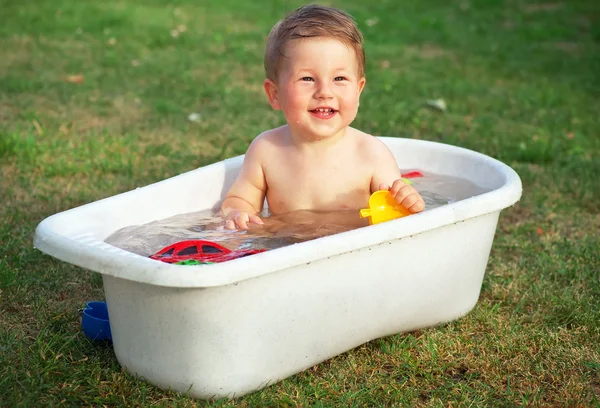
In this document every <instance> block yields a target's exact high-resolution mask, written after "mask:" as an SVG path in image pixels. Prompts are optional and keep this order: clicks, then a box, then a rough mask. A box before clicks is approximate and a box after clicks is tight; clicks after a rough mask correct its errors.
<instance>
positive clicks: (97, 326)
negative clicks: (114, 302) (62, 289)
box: [81, 302, 112, 342]
mask: <svg viewBox="0 0 600 408" xmlns="http://www.w3.org/2000/svg"><path fill="white" fill-rule="evenodd" d="M81 328H82V329H83V332H84V333H85V335H86V336H87V337H88V338H89V339H91V340H108V341H110V342H112V333H111V332H110V323H109V322H108V308H107V307H106V302H88V303H87V304H86V307H85V309H83V315H82V316H81Z"/></svg>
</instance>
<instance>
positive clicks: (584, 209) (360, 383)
mask: <svg viewBox="0 0 600 408" xmlns="http://www.w3.org/2000/svg"><path fill="white" fill-rule="evenodd" d="M301 4H303V3H300V2H298V1H285V2H282V1H255V2H250V1H235V0H221V1H219V2H214V1H209V0H204V1H192V0H174V1H163V0H151V1H141V0H129V1H125V0H113V1H107V2H95V1H91V0H81V1H68V0H52V1H51V0H38V1H32V0H21V1H19V2H16V1H11V0H0V172H1V173H0V220H2V221H1V224H0V249H1V252H0V406H36V407H37V406H55V405H61V406H62V405H66V406H115V405H136V406H149V405H154V404H155V405H159V406H209V405H214V406H234V405H239V406H257V405H271V406H297V405H303V406H309V405H311V406H377V405H401V404H404V405H407V406H515V405H534V406H584V405H589V406H598V405H600V403H599V400H600V353H599V349H600V329H599V322H600V284H599V282H598V275H599V272H600V254H599V252H600V251H599V248H600V238H599V235H600V234H599V231H600V216H599V212H600V120H599V118H600V101H599V97H600V7H599V6H598V5H597V4H596V2H594V1H592V0H572V1H568V2H567V1H564V2H546V3H544V2H535V1H519V0H470V1H469V0H461V1H442V0H430V1H427V2H414V1H408V0H404V1H391V0H388V1H385V0H381V1H378V2H376V3H372V4H367V2H364V1H359V0H352V1H343V2H342V1H330V2H327V3H326V4H329V5H333V6H338V7H342V8H344V9H345V10H347V11H348V12H350V13H351V14H352V15H354V16H355V18H356V20H357V22H358V24H359V26H360V28H361V30H362V31H363V34H364V36H365V39H366V45H365V47H366V53H367V67H366V68H367V86H366V88H365V91H364V93H363V96H362V100H361V107H360V112H359V115H358V117H357V119H356V121H355V123H354V126H356V127H357V128H359V129H362V130H364V131H366V132H369V133H371V134H374V135H387V136H398V137H410V138H418V139H426V140H433V141H441V142H445V143H450V144H454V145H458V146H463V147H467V148H470V149H474V150H477V151H480V152H482V153H485V154H488V155H491V156H493V157H496V158H498V159H500V160H502V161H504V162H505V163H507V164H509V165H510V166H512V167H513V168H514V169H515V170H516V171H517V172H518V173H519V175H520V176H521V178H522V181H523V186H524V193H523V198H522V199H521V201H520V202H519V203H518V204H517V205H515V206H514V207H512V208H510V209H507V210H505V211H503V213H502V215H501V218H500V223H499V227H498V230H497V235H496V239H495V241H494V246H493V250H492V254H491V257H490V261H489V265H488V269H487V272H486V277H485V279H484V283H483V287H482V292H481V297H480V300H479V303H478V304H477V306H476V307H475V308H474V310H473V311H472V312H471V313H470V314H469V315H467V316H466V317H464V318H462V319H460V320H458V321H456V322H452V323H449V324H446V325H443V326H440V327H436V328H430V329H426V330H420V331H417V332H413V333H408V334H403V335H396V336H390V337H386V338H383V339H379V340H375V341H372V342H370V343H368V344H365V345H363V346H360V347H358V348H356V349H354V350H352V351H350V352H348V353H345V354H342V355H340V356H338V357H335V358H332V359H330V360H328V361H326V362H324V363H322V364H319V365H317V366H315V367H314V368H311V369H309V370H306V371H304V372H302V373H300V374H298V375H296V376H293V377H291V378H289V379H286V380H284V381H282V382H280V383H278V384H275V385H273V386H271V387H268V388H266V389H264V390H262V391H259V392H256V393H253V394H250V395H248V396H246V397H244V398H240V399H237V400H233V401H228V400H222V401H216V402H212V403H209V402H203V401H194V400H191V399H189V398H187V397H185V396H182V395H180V394H176V393H173V392H168V391H162V390H159V389H157V388H155V387H153V386H151V385H149V384H147V383H145V382H144V381H142V380H139V379H136V378H135V377H132V376H130V375H128V374H126V373H125V372H124V371H123V370H122V369H121V367H120V366H119V364H118V363H117V361H116V359H115V357H114V354H113V352H112V349H111V348H110V346H107V345H98V344H94V343H91V342H89V341H88V340H87V339H86V338H85V336H84V335H83V333H82V332H81V330H80V327H79V324H80V316H79V313H78V309H79V308H81V307H82V306H83V305H84V303H85V302H86V301H88V300H92V299H103V292H102V282H101V278H100V275H98V274H95V273H91V272H88V271H84V270H82V269H80V268H78V267H74V266H71V265H68V264H65V263H62V262H59V261H57V260H55V259H53V258H51V257H48V256H45V255H43V254H42V253H40V252H39V251H37V250H35V249H34V248H33V247H32V237H33V231H34V228H35V226H36V225H37V224H38V223H39V222H40V221H41V220H42V219H44V218H45V217H47V216H49V215H52V214H54V213H56V212H59V211H63V210H66V209H69V208H73V207H75V206H78V205H82V204H85V203H89V202H92V201H96V200H99V199H101V198H104V197H108V196H111V195H114V194H117V193H120V192H123V191H127V190H130V189H133V188H136V187H138V186H143V185H147V184H149V183H152V182H156V181H159V180H162V179H164V178H167V177H170V176H173V175H176V174H179V173H181V172H184V171H187V170H191V169H194V168H197V167H200V166H204V165H206V164H209V163H212V162H215V161H219V160H222V159H224V158H226V157H231V156H234V155H237V154H242V153H243V152H244V151H245V149H246V147H247V146H248V144H249V143H250V141H251V140H252V139H253V138H254V137H255V136H256V135H257V134H258V133H260V132H261V131H263V130H264V129H267V128H271V127H274V126H278V125H281V124H283V118H282V116H281V115H280V114H279V113H278V112H274V111H272V110H271V109H270V108H269V107H268V105H267V102H266V98H265V96H264V95H263V91H262V81H263V78H264V76H263V75H264V74H263V68H262V53H263V46H264V40H265V38H266V35H267V34H268V31H269V29H270V28H271V26H272V25H273V24H274V23H275V22H276V21H277V20H278V19H279V18H281V17H282V16H283V15H284V14H285V13H286V12H287V11H288V10H291V9H293V8H295V7H297V6H299V5H301ZM435 98H444V100H445V101H446V103H447V104H448V112H447V113H446V114H441V113H439V112H435V111H432V110H429V109H427V108H425V107H424V106H423V104H424V102H425V101H426V100H428V99H435ZM191 113H198V114H199V120H198V121H190V120H188V116H189V115H190V114H191Z"/></svg>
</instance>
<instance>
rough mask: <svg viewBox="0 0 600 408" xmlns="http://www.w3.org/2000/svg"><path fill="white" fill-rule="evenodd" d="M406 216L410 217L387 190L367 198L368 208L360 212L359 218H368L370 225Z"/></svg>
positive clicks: (376, 192) (379, 191)
mask: <svg viewBox="0 0 600 408" xmlns="http://www.w3.org/2000/svg"><path fill="white" fill-rule="evenodd" d="M407 215H410V213H409V212H408V210H407V209H406V208H404V207H403V206H402V205H400V204H398V203H397V202H396V199H395V198H394V197H393V196H392V195H391V194H390V192H389V191H388V190H378V191H375V192H374V193H373V194H371V197H369V208H363V209H361V210H360V216H361V218H367V217H369V223H370V224H371V225H373V224H379V223H380V222H385V221H390V220H394V219H396V218H401V217H406V216H407Z"/></svg>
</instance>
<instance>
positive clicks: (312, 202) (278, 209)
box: [267, 191, 370, 214]
mask: <svg viewBox="0 0 600 408" xmlns="http://www.w3.org/2000/svg"><path fill="white" fill-rule="evenodd" d="M369 195H370V192H368V191H366V192H354V193H348V192H341V193H337V194H329V195H326V196H323V195H321V196H313V197H310V196H309V197H306V196H304V197H300V196H297V195H295V194H289V195H287V196H286V197H284V196H270V195H269V194H268V193H267V204H268V206H269V212H270V213H271V214H284V213H289V212H292V211H303V210H308V211H319V212H321V211H325V212H329V211H349V210H350V211H352V210H356V211H357V212H358V211H359V210H360V209H361V208H366V207H368V203H369Z"/></svg>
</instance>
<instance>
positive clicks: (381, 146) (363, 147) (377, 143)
mask: <svg viewBox="0 0 600 408" xmlns="http://www.w3.org/2000/svg"><path fill="white" fill-rule="evenodd" d="M352 132H353V135H354V136H353V139H354V140H355V143H356V147H357V148H358V150H359V151H360V152H361V153H362V154H364V155H366V156H367V157H369V158H376V157H380V156H382V155H388V154H389V151H390V150H389V149H388V147H387V146H386V145H385V143H383V142H382V141H381V140H380V139H379V138H377V137H375V136H373V135H370V134H368V133H365V132H362V131H360V130H357V129H353V128H352Z"/></svg>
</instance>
